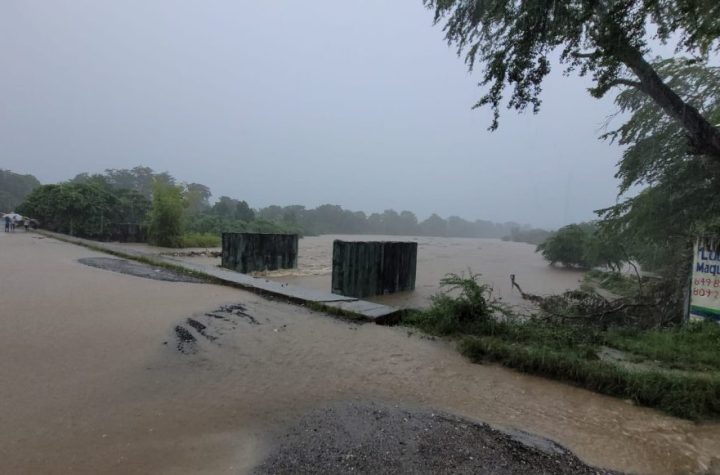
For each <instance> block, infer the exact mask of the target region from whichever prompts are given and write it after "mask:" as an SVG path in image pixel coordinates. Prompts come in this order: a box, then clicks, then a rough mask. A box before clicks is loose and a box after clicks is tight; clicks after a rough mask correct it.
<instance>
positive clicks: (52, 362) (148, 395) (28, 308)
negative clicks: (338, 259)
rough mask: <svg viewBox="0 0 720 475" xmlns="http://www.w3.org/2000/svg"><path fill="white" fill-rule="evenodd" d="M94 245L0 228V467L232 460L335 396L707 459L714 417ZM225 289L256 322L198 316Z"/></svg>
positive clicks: (243, 460)
mask: <svg viewBox="0 0 720 475" xmlns="http://www.w3.org/2000/svg"><path fill="white" fill-rule="evenodd" d="M100 256H102V255H101V254H99V253H96V252H94V251H90V250H87V249H84V248H81V247H77V246H74V245H70V244H66V243H61V242H59V241H55V240H52V239H37V236H35V235H32V234H30V235H23V234H21V233H16V234H15V235H0V262H2V263H3V265H2V267H0V289H1V290H0V309H1V313H0V323H2V326H3V331H2V332H0V400H2V401H3V404H2V405H0V424H1V425H2V427H3V429H4V430H3V431H2V432H1V433H0V473H38V472H40V473H68V472H72V473H245V472H247V471H248V470H250V468H251V467H253V466H254V465H255V464H257V463H259V461H260V460H262V458H263V457H264V455H265V454H266V453H267V446H266V441H267V440H268V437H269V434H271V433H273V432H274V431H278V430H281V428H282V427H284V426H285V425H286V424H289V423H291V422H292V421H294V420H296V419H297V418H298V417H300V416H301V415H302V414H303V413H305V411H307V410H311V409H314V408H318V407H322V406H324V405H326V404H330V403H334V402H338V401H353V400H357V401H366V400H377V401H384V402H387V403H391V404H402V405H411V406H417V407H426V408H430V409H433V410H441V411H449V412H452V413H456V414H459V415H462V416H465V417H469V418H471V419H475V420H481V421H486V422H489V423H491V424H495V425H498V426H501V427H511V428H517V429H521V430H525V431H528V432H531V433H534V434H538V435H541V436H544V437H548V438H551V439H553V440H555V441H557V442H559V443H561V444H563V445H565V446H566V447H568V448H570V449H571V450H573V451H574V452H575V453H576V454H578V456H579V457H580V458H581V459H582V460H584V461H585V462H587V463H590V464H593V465H597V466H602V467H607V468H612V469H617V470H624V471H631V472H637V473H692V472H702V471H706V470H708V469H710V468H711V467H715V469H717V467H718V465H717V464H719V463H720V460H718V458H717V457H718V454H720V424H717V423H707V424H700V425H698V424H694V423H692V422H689V421H684V420H679V419H675V418H672V417H668V416H665V415H662V414H660V413H658V412H656V411H653V410H650V409H645V408H638V407H635V406H633V405H632V404H629V403H627V402H624V401H621V400H618V399H614V398H610V397H606V396H601V395H597V394H594V393H591V392H589V391H586V390H583V389H579V388H574V387H571V386H568V385H565V384H562V383H559V382H554V381H549V380H545V379H542V378H538V377H533V376H528V375H524V374H521V373H517V372H514V371H511V370H508V369H505V368H502V367H499V366H493V365H474V364H471V363H469V362H468V361H466V360H465V359H464V358H462V357H461V356H460V355H459V354H458V353H457V352H456V351H455V350H454V349H453V348H452V347H451V345H450V344H448V343H446V342H443V341H439V340H438V341H436V340H428V339H426V338H424V337H421V336H420V335H418V334H415V333H412V332H408V330H407V329H404V328H399V327H396V328H386V327H379V326H375V325H370V324H366V325H356V324H352V323H348V322H346V321H343V320H337V319H333V318H330V317H328V316H325V315H322V314H318V313H315V312H311V311H309V310H307V309H304V308H302V307H298V306H292V305H287V304H283V303H279V302H271V301H267V300H263V299H261V298H259V297H258V296H256V295H252V294H248V293H246V292H243V291H239V290H235V289H230V288H224V287H218V286H213V285H207V284H191V283H178V282H163V281H156V280H148V279H145V278H142V277H135V276H130V275H123V274H119V273H115V272H111V271H108V270H104V269H99V268H93V267H88V266H85V265H83V264H80V263H78V262H77V259H80V258H86V257H100ZM474 270H476V271H482V269H474ZM517 273H518V275H519V276H520V277H519V278H521V277H522V276H523V272H522V271H518V272H517ZM524 280H527V279H523V280H520V282H521V285H522V284H523V283H524ZM528 284H529V282H528V283H527V284H526V286H527V285H528ZM230 304H242V305H244V308H245V309H246V310H245V311H246V312H247V313H248V314H249V315H251V316H252V317H253V319H254V320H255V321H256V322H255V323H253V321H252V320H250V319H247V318H239V319H236V320H232V319H218V318H215V317H212V316H208V315H207V314H208V313H212V312H213V311H214V310H216V309H218V308H219V307H220V306H222V305H230ZM188 318H193V319H195V320H196V321H197V322H200V323H202V324H203V325H204V326H206V332H207V334H208V335H210V336H212V338H198V341H197V345H196V346H197V348H196V351H195V352H190V353H181V352H179V351H178V350H177V347H176V340H175V333H174V328H175V327H176V326H177V325H181V324H183V323H184V322H186V321H187V319H188ZM713 464H714V465H713Z"/></svg>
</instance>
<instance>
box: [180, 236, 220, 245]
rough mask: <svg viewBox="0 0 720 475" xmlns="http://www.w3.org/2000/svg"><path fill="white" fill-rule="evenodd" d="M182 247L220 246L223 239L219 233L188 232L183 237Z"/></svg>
mask: <svg viewBox="0 0 720 475" xmlns="http://www.w3.org/2000/svg"><path fill="white" fill-rule="evenodd" d="M180 243H181V247H220V245H221V244H222V239H220V236H218V235H217V234H211V233H187V234H183V236H182V238H181V241H180Z"/></svg>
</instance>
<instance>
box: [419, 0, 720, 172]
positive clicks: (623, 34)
mask: <svg viewBox="0 0 720 475" xmlns="http://www.w3.org/2000/svg"><path fill="white" fill-rule="evenodd" d="M424 3H425V5H426V6H428V7H429V8H432V9H434V10H435V21H436V22H442V21H445V26H444V31H445V35H446V39H447V41H448V42H449V43H450V44H454V45H456V46H457V48H458V54H464V56H465V61H466V63H467V65H468V67H469V68H470V70H472V69H473V68H474V67H475V65H477V64H482V66H483V68H484V72H483V79H482V81H481V84H482V85H484V86H489V89H488V91H487V92H486V93H485V94H484V95H483V96H482V97H481V98H480V100H479V101H478V102H477V103H476V104H475V107H480V106H485V105H489V106H490V107H492V109H493V111H494V119H493V122H492V124H491V127H490V128H491V129H495V128H497V126H498V118H499V110H500V106H501V104H502V103H503V94H504V92H505V89H506V87H510V88H512V92H511V95H510V98H509V100H508V102H507V106H508V107H509V108H514V109H517V110H524V109H526V108H527V107H528V106H530V107H531V108H532V109H533V111H535V112H537V111H538V110H539V108H540V104H541V100H540V94H541V91H542V82H543V79H544V78H545V77H546V76H547V75H548V74H549V73H550V59H549V58H550V55H551V54H552V53H553V52H554V51H559V52H560V60H561V62H563V63H564V64H566V65H567V71H568V72H569V71H577V72H578V74H580V75H581V76H585V75H590V76H591V77H592V79H593V80H594V83H595V84H594V87H592V88H591V89H590V93H591V94H592V95H593V96H595V97H602V96H603V95H604V94H605V93H607V92H608V91H609V90H610V89H611V88H613V87H621V88H631V89H635V90H637V91H639V92H641V93H642V94H644V95H646V96H647V97H649V98H650V99H651V100H652V101H653V102H655V104H657V105H658V106H659V107H660V108H661V109H662V111H663V113H664V114H665V115H667V116H668V117H671V118H672V119H673V120H674V121H675V122H676V123H677V124H679V125H680V126H681V127H682V128H683V129H684V131H685V135H686V138H687V145H688V150H690V151H691V152H692V153H693V154H702V155H707V156H709V157H712V159H713V160H714V161H715V162H717V163H720V129H719V128H718V127H717V125H716V124H717V123H716V122H713V121H711V120H709V119H708V117H707V116H705V115H703V114H702V112H701V111H699V110H698V109H697V108H696V107H694V106H693V105H692V104H691V103H689V102H688V101H686V100H684V99H683V98H682V97H681V96H680V95H679V94H678V92H677V91H676V90H675V89H673V88H672V87H671V86H670V85H669V84H668V82H667V81H665V80H663V78H662V77H661V76H660V75H659V74H658V71H657V70H656V69H655V67H653V65H652V64H651V62H650V61H649V60H648V59H647V57H646V56H647V55H648V53H649V52H650V47H649V44H650V41H651V40H653V39H655V40H659V41H661V42H672V43H674V45H675V46H676V49H677V50H678V51H684V52H685V53H687V54H689V55H691V56H692V57H693V58H694V59H695V60H696V61H706V60H707V58H708V55H709V53H710V52H712V51H715V52H717V51H718V49H720V2H718V1H714V0H566V1H554V0H424Z"/></svg>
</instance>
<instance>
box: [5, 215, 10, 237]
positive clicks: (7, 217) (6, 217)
mask: <svg viewBox="0 0 720 475" xmlns="http://www.w3.org/2000/svg"><path fill="white" fill-rule="evenodd" d="M5 232H6V233H8V232H10V216H5Z"/></svg>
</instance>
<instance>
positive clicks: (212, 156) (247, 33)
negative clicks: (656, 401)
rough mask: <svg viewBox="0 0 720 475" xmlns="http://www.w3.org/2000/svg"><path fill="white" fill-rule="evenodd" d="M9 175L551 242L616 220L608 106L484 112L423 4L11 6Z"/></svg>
mask: <svg viewBox="0 0 720 475" xmlns="http://www.w3.org/2000/svg"><path fill="white" fill-rule="evenodd" d="M0 64H2V74H0V91H1V93H0V168H8V169H11V170H13V171H17V172H22V173H32V174H34V175H36V176H37V177H38V178H39V179H40V180H41V181H42V182H43V183H51V182H57V181H61V180H65V179H68V178H71V177H73V176H74V175H76V174H77V173H80V172H85V171H87V172H101V171H102V170H104V169H106V168H130V167H133V166H135V165H139V164H142V165H146V166H150V167H152V168H153V169H155V170H157V171H169V172H170V173H171V174H173V175H174V176H175V177H176V178H178V179H179V180H181V181H188V182H199V183H203V184H206V185H208V186H210V188H211V189H212V191H213V193H214V197H215V198H217V197H218V196H220V195H229V196H232V197H235V198H240V199H244V200H246V201H248V202H249V203H250V205H251V206H253V207H261V206H266V205H269V204H281V205H287V204H303V205H306V206H308V207H315V206H317V205H319V204H323V203H333V204H340V205H342V206H343V207H346V208H350V209H353V210H364V211H367V212H374V211H382V210H384V209H386V208H394V209H396V210H398V211H399V210H403V209H408V210H412V211H414V212H416V213H417V214H418V217H419V218H421V219H423V218H425V217H427V216H428V215H429V214H430V213H433V212H435V213H438V214H440V215H442V216H445V217H447V216H449V215H452V214H456V215H460V216H463V217H465V218H469V219H476V218H480V219H490V220H493V221H511V220H512V221H518V222H522V223H530V224H533V225H538V226H552V227H556V226H560V225H563V224H566V223H569V222H573V221H578V220H585V219H590V218H592V217H593V216H594V215H593V213H592V211H593V210H594V209H597V208H600V207H605V206H607V205H610V204H613V203H614V202H615V197H616V180H615V179H614V178H613V174H614V170H615V164H616V163H617V161H618V160H619V158H620V152H621V151H620V149H619V148H618V147H617V146H611V145H609V144H607V143H604V142H601V141H599V140H598V139H597V137H598V135H599V129H600V126H601V125H602V123H603V122H604V120H605V117H606V116H607V115H608V114H610V113H612V112H613V110H614V108H613V105H612V102H611V100H609V99H605V100H602V101H598V100H595V99H592V98H590V96H589V95H588V94H587V92H586V87H587V85H588V82H587V81H584V80H581V79H578V78H576V77H570V78H567V77H563V76H562V74H561V71H560V68H557V67H556V68H555V71H554V74H553V75H552V76H551V77H550V79H549V81H548V82H547V84H546V86H545V92H544V95H543V99H544V104H543V110H542V111H541V113H540V114H539V115H532V114H526V115H517V114H515V113H514V112H511V111H507V112H505V114H504V115H503V116H502V118H501V125H500V129H499V130H498V131H497V132H494V133H491V132H488V131H487V130H486V128H487V126H488V125H489V123H490V111H489V110H480V111H472V110H470V107H471V105H472V104H473V103H474V101H475V100H477V99H478V97H479V96H480V90H479V89H478V88H477V87H476V83H477V81H478V76H477V75H475V76H471V75H469V74H468V73H467V71H466V68H465V66H464V64H463V62H462V61H461V60H460V59H458V57H457V56H456V54H455V51H454V50H453V49H451V48H450V47H448V46H447V45H446V44H445V42H444V41H443V39H442V31H441V28H440V27H439V26H433V25H432V12H430V11H428V10H426V9H424V7H423V6H422V2H421V0H392V1H390V0H363V1H345V0H315V1H311V2H298V1H291V0H284V1H282V0H275V1H259V0H256V1H237V0H202V1H201V0H193V1H182V0H164V1H163V0H154V1H152V0H123V1H115V0H52V1H48V0H44V1H37V0H3V1H2V2H1V3H0Z"/></svg>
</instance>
